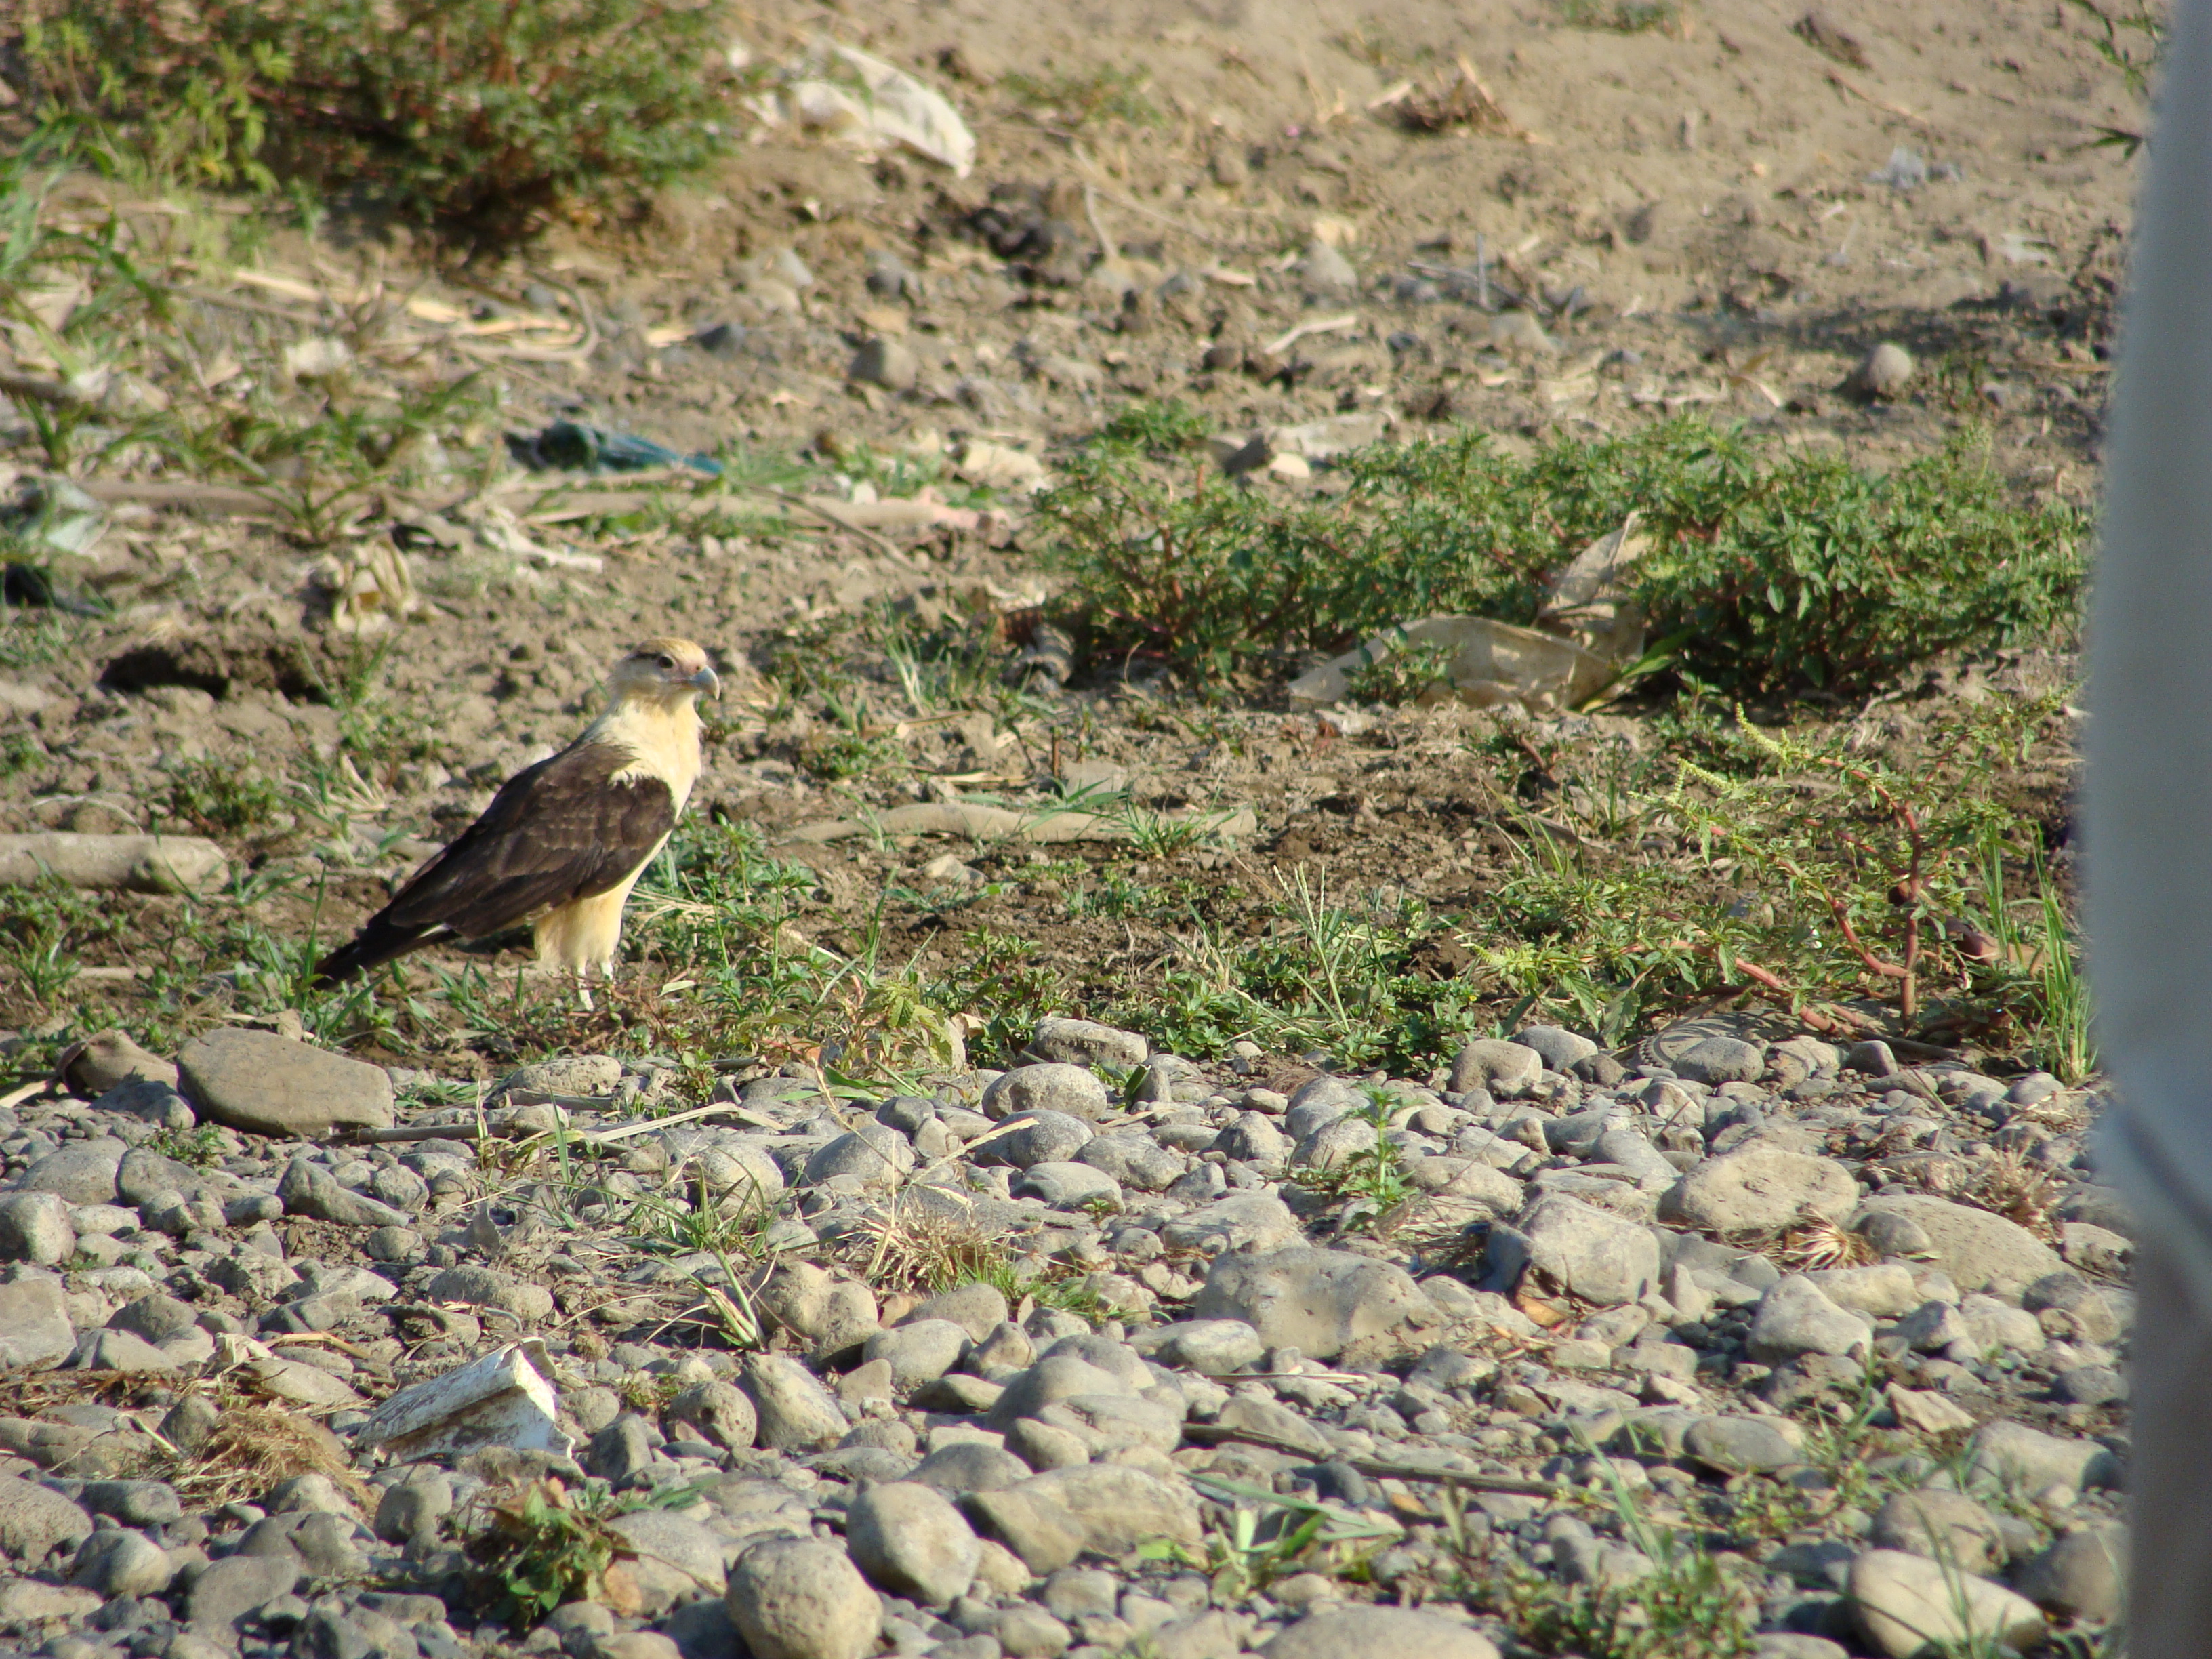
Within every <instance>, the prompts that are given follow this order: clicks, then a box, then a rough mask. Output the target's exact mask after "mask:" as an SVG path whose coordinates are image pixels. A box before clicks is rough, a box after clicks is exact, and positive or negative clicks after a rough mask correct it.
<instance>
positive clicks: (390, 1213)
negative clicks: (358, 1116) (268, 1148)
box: [276, 1158, 407, 1227]
mask: <svg viewBox="0 0 2212 1659" xmlns="http://www.w3.org/2000/svg"><path fill="white" fill-rule="evenodd" d="M276 1196H277V1197H278V1198H280V1199H282V1200H283V1201H284V1211H285V1213H286V1214H288V1215H303V1216H309V1217H312V1218H313V1219H315V1220H317V1221H330V1222H335V1223H337V1225H339V1226H342V1227H404V1226H405V1225H407V1212H406V1211H404V1210H395V1209H394V1208H392V1206H391V1205H389V1204H385V1203H380V1202H379V1201H378V1200H375V1199H373V1198H371V1197H369V1196H368V1194H365V1193H357V1192H355V1191H353V1190H352V1189H351V1188H348V1187H344V1186H341V1185H340V1184H339V1182H338V1178H337V1176H334V1175H332V1174H331V1172H330V1171H329V1170H326V1169H325V1168H323V1167H322V1166H321V1165H320V1164H312V1163H310V1162H308V1161H307V1159H306V1158H294V1159H293V1160H292V1161H291V1162H290V1163H289V1164H286V1165H285V1166H284V1173H283V1176H281V1177H279V1179H278V1180H277V1182H276Z"/></svg>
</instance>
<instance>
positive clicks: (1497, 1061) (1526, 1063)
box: [1449, 1037, 1544, 1100]
mask: <svg viewBox="0 0 2212 1659" xmlns="http://www.w3.org/2000/svg"><path fill="white" fill-rule="evenodd" d="M1543 1074H1544V1057H1543V1055H1541V1054H1538V1053H1537V1052H1536V1050H1535V1049H1534V1048H1528V1047H1524V1046H1523V1045H1522V1044H1521V1043H1518V1042H1504V1041H1502V1040H1501V1039H1499V1038H1497V1037H1478V1038H1476V1039H1475V1040H1474V1042H1470V1043H1468V1045H1467V1046H1466V1047H1465V1048H1462V1049H1461V1050H1460V1051H1459V1053H1458V1054H1456V1055H1455V1056H1454V1057H1453V1060H1452V1064H1451V1079H1450V1083H1449V1087H1450V1089H1451V1091H1452V1092H1453V1093H1455V1094H1461V1093H1464V1092H1465V1091H1468V1090H1469V1089H1487V1090H1488V1091H1490V1093H1491V1094H1492V1097H1495V1098H1496V1099H1498V1100H1517V1099H1519V1098H1520V1097H1522V1095H1525V1094H1527V1093H1528V1091H1529V1090H1531V1089H1533V1088H1534V1087H1535V1086H1536V1079H1538V1078H1540V1077H1541V1076H1542V1075H1543Z"/></svg>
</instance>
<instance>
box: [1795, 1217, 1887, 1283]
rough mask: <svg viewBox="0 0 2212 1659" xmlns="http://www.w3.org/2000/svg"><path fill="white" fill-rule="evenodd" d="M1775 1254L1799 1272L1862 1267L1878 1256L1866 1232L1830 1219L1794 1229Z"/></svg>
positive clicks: (1807, 1223) (1806, 1223) (1805, 1224)
mask: <svg viewBox="0 0 2212 1659" xmlns="http://www.w3.org/2000/svg"><path fill="white" fill-rule="evenodd" d="M1775 1254H1776V1256H1777V1258H1778V1261H1779V1262H1780V1264H1781V1265H1782V1266H1783V1267H1785V1268H1787V1269H1789V1270H1790V1271H1792V1272H1797V1273H1817V1272H1820V1270H1822V1269H1824V1268H1827V1267H1864V1266H1865V1265H1866V1264H1867V1263H1869V1262H1870V1261H1873V1260H1874V1259H1875V1251H1874V1246H1873V1245H1872V1244H1871V1243H1869V1242H1868V1240H1867V1238H1866V1237H1865V1236H1864V1235H1863V1234H1861V1233H1855V1232H1852V1231H1850V1229H1848V1228H1846V1227H1844V1226H1842V1225H1838V1223H1836V1222H1833V1221H1827V1220H1817V1221H1808V1222H1805V1223H1803V1224H1802V1225H1798V1226H1795V1227H1792V1228H1790V1230H1789V1231H1786V1232H1784V1234H1783V1236H1782V1239H1781V1243H1780V1245H1779V1247H1778V1249H1777V1250H1776V1253H1775Z"/></svg>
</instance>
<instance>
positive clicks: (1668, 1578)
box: [1474, 1447, 1758, 1659]
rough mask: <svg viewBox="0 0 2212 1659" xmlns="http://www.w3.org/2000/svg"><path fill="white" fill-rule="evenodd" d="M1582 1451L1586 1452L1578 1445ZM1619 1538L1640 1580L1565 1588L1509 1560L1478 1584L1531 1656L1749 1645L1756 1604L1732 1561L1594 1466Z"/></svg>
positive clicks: (1706, 1651) (1665, 1656) (1721, 1657)
mask: <svg viewBox="0 0 2212 1659" xmlns="http://www.w3.org/2000/svg"><path fill="white" fill-rule="evenodd" d="M1585 1449H1587V1447H1586V1448H1585ZM1596 1464H1597V1467H1598V1468H1599V1469H1600V1470H1601V1472H1602V1474H1603V1476H1604V1480H1605V1482H1606V1487H1607V1498H1608V1499H1609V1501H1610V1503H1611V1505H1612V1508H1613V1514H1614V1516H1615V1518H1616V1519H1617V1520H1618V1522H1619V1523H1620V1533H1621V1537H1622V1538H1623V1540H1624V1541H1626V1542H1627V1543H1628V1544H1630V1545H1631V1546H1632V1547H1634V1548H1636V1549H1637V1550H1638V1551H1640V1552H1641V1553H1643V1554H1644V1557H1645V1558H1646V1559H1648V1560H1649V1561H1650V1563H1651V1565H1650V1570H1649V1571H1646V1572H1644V1574H1643V1575H1642V1576H1641V1577H1634V1578H1629V1579H1626V1580H1622V1579H1617V1578H1612V1577H1607V1578H1604V1579H1601V1580H1599V1581H1598V1582H1595V1583H1581V1584H1565V1583H1559V1581H1558V1580H1556V1579H1553V1578H1550V1577H1546V1576H1544V1575H1543V1574H1541V1573H1537V1572H1534V1571H1530V1570H1529V1569H1528V1567H1526V1566H1524V1565H1521V1563H1520V1562H1519V1561H1518V1560H1517V1559H1512V1560H1510V1561H1509V1562H1508V1564H1507V1565H1506V1567H1505V1570H1504V1573H1503V1576H1502V1577H1492V1578H1491V1579H1490V1580H1489V1581H1488V1582H1487V1583H1486V1584H1483V1585H1480V1586H1478V1587H1477V1588H1476V1589H1474V1595H1475V1597H1476V1598H1477V1599H1479V1600H1481V1601H1487V1602H1491V1603H1493V1604H1495V1605H1497V1606H1498V1608H1499V1610H1500V1611H1502V1612H1503V1613H1504V1614H1505V1617H1506V1618H1507V1620H1509V1621H1510V1623H1511V1624H1512V1626H1513V1628H1514V1632H1515V1633H1516V1635H1518V1636H1519V1637H1520V1638H1521V1639H1522V1641H1523V1642H1525V1643H1527V1644H1528V1645H1529V1646H1530V1647H1532V1648H1534V1650H1536V1651H1538V1652H1539V1653H1546V1654H1559V1655H1563V1656H1564V1655H1573V1656H1576V1659H1677V1656H1681V1655H1687V1654H1695V1655H1697V1656H1699V1659H1735V1656H1737V1655H1740V1654H1743V1653H1746V1652H1748V1651H1749V1650H1750V1647H1751V1636H1752V1626H1753V1614H1754V1613H1755V1612H1756V1611H1757V1607H1758V1601H1757V1597H1756V1595H1755V1594H1754V1593H1753V1589H1752V1588H1751V1586H1750V1585H1749V1584H1748V1583H1746V1582H1745V1580H1744V1578H1743V1577H1742V1575H1741V1573H1740V1572H1739V1571H1737V1570H1736V1569H1735V1565H1734V1564H1724V1563H1723V1561H1722V1560H1721V1559H1718V1558H1717V1557H1716V1556H1715V1555H1714V1554H1713V1553H1712V1552H1711V1551H1710V1550H1708V1549H1706V1548H1705V1547H1703V1546H1702V1545H1701V1544H1700V1543H1699V1541H1698V1540H1697V1539H1695V1538H1694V1537H1692V1536H1690V1535H1688V1534H1685V1533H1681V1532H1678V1531H1677V1530H1675V1529H1674V1528H1671V1527H1667V1526H1663V1525H1661V1524H1660V1523H1658V1522H1655V1521H1653V1520H1652V1519H1651V1518H1650V1516H1647V1515H1645V1514H1644V1508H1643V1505H1642V1504H1641V1503H1640V1502H1639V1501H1638V1498H1637V1496H1636V1494H1635V1493H1633V1492H1630V1491H1629V1490H1628V1488H1627V1486H1626V1484H1625V1483H1624V1482H1623V1481H1622V1480H1621V1478H1620V1474H1619V1472H1618V1471H1616V1470H1615V1469H1614V1468H1613V1465H1612V1463H1611V1462H1610V1461H1608V1460H1607V1459H1605V1458H1603V1457H1599V1458H1597V1459H1596Z"/></svg>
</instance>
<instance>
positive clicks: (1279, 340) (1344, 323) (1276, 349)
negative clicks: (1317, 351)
mask: <svg viewBox="0 0 2212 1659" xmlns="http://www.w3.org/2000/svg"><path fill="white" fill-rule="evenodd" d="M1358 326H1359V315H1358V313H1357V312H1346V313H1345V314H1344V315H1343V316H1341V317H1324V318H1320V319H1316V320H1315V321H1313V322H1310V323H1300V324H1299V325H1297V327H1296V328H1293V329H1290V330H1288V331H1285V332H1284V333H1281V334H1278V335H1277V336H1276V337H1274V338H1273V339H1272V340H1270V341H1268V342H1267V344H1265V345H1263V346H1261V348H1260V349H1261V350H1262V351H1264V352H1266V353H1267V355H1268V356H1271V357H1273V356H1278V355H1279V354H1280V353H1282V352H1285V351H1288V350H1289V349H1291V347H1292V346H1294V345H1296V344H1297V343H1298V342H1299V341H1300V340H1303V339H1304V338H1305V337H1306V336H1308V335H1309V334H1340V333H1342V332H1343V331H1345V330H1346V329H1348V328H1357V327H1358Z"/></svg>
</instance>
